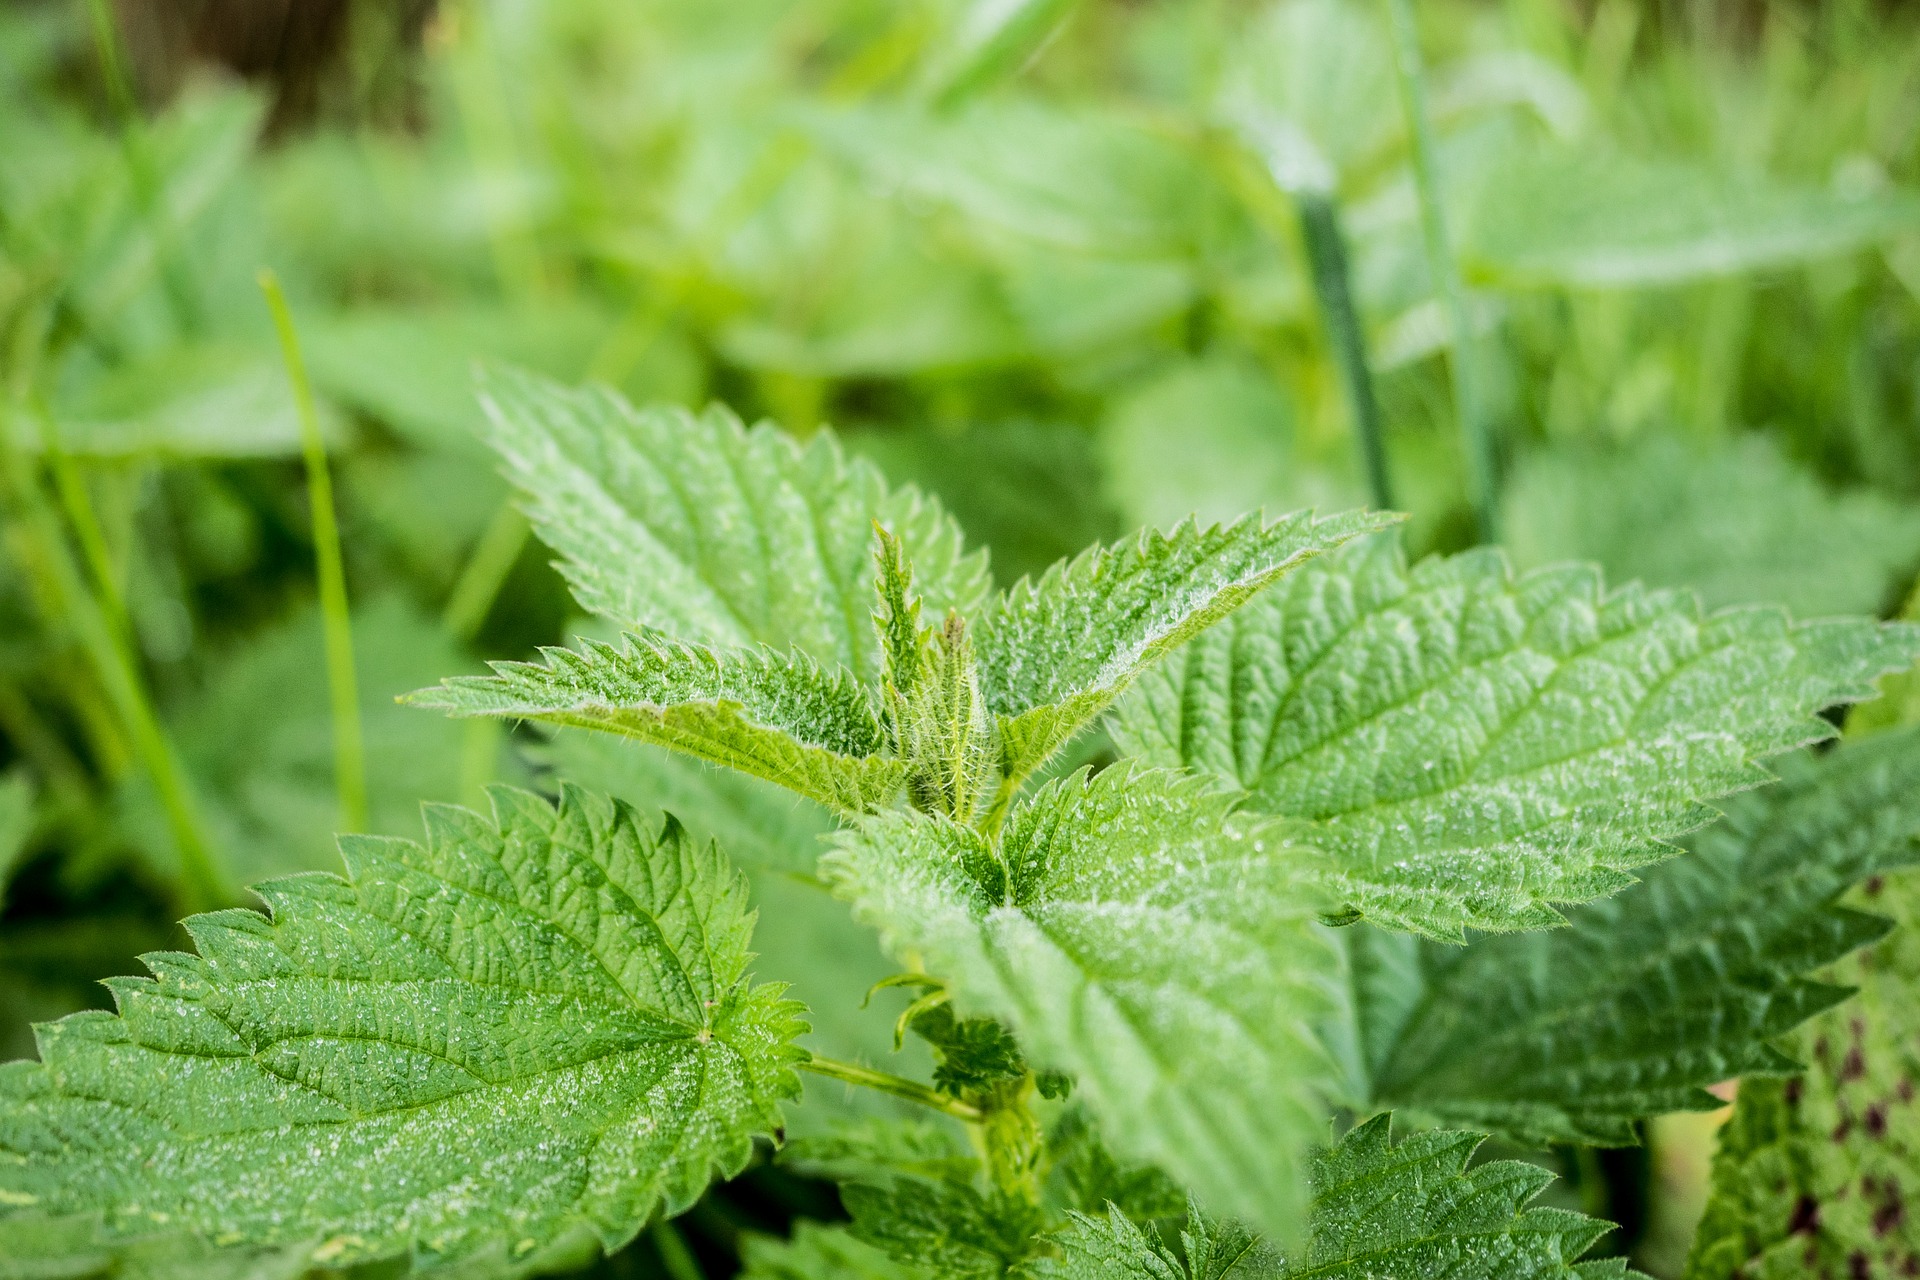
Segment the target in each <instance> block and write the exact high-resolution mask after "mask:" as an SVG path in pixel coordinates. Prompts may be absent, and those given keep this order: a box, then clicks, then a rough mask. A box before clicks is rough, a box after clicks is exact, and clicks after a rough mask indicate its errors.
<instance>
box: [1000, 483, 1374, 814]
mask: <svg viewBox="0 0 1920 1280" xmlns="http://www.w3.org/2000/svg"><path fill="white" fill-rule="evenodd" d="M1396 519H1398V517H1396V516H1391V515H1380V514H1376V513H1370V512H1364V511H1351V512H1347V513H1344V514H1342V515H1337V516H1328V517H1327V518H1326V519H1324V520H1316V519H1315V518H1314V517H1313V515H1312V513H1310V512H1300V513H1297V514H1295V515H1291V516H1287V517H1285V518H1283V519H1280V520H1277V521H1275V522H1274V523H1272V524H1265V523H1263V522H1262V521H1261V520H1260V519H1258V518H1257V517H1248V518H1247V519H1244V520H1239V521H1236V522H1235V523H1233V524H1225V525H1211V526H1208V527H1206V528H1204V529H1203V528H1201V527H1200V526H1199V525H1198V524H1197V523H1195V522H1192V521H1189V522H1187V523H1185V524H1182V525H1180V526H1178V527H1176V528H1175V529H1174V530H1173V531H1172V532H1171V533H1155V532H1152V531H1148V532H1145V533H1142V534H1140V535H1139V536H1138V537H1136V538H1134V539H1133V540H1132V541H1130V542H1124V543H1120V544H1118V545H1115V546H1111V547H1096V548H1093V549H1091V550H1089V551H1086V552H1084V553H1082V554H1081V555H1079V556H1077V557H1075V558H1074V559H1072V560H1070V561H1063V562H1061V563H1060V564H1057V565H1055V566H1054V567H1053V568H1051V569H1049V570H1048V571H1047V572H1046V574H1045V575H1043V576H1042V577H1041V578H1040V580H1039V581H1038V582H1033V581H1030V580H1023V581H1021V582H1019V583H1017V584H1016V585H1015V586H1014V587H1013V589H1012V590H1011V591H1008V592H1007V593H1006V594H1004V595H1003V596H1001V597H1000V599H999V600H998V601H997V602H995V604H994V606H993V608H992V609H991V610H990V611H989V612H988V613H987V614H985V615H984V616H983V617H982V619H981V621H980V625H979V631H978V634H977V638H976V640H975V645H976V648H977V649H978V652H979V656H980V686H981V690H982V692H983V693H985V695H986V699H987V705H988V706H989V707H990V708H991V709H992V710H993V712H994V714H995V715H996V716H997V717H998V718H999V721H1000V734H1001V742H1002V746H1001V751H1002V755H1003V758H1004V765H1003V767H1004V768H1005V770H1006V772H1007V773H1008V774H1009V775H1011V776H1013V777H1015V778H1020V777H1024V776H1025V775H1026V774H1027V773H1028V772H1030V771H1031V770H1033V769H1034V768H1037V767H1038V766H1039V765H1040V764H1041V763H1042V762H1043V761H1045V760H1046V758H1047V757H1048V756H1050V755H1052V754H1053V752H1054V751H1056V750H1057V749H1058V748H1059V747H1060V746H1061V744H1062V743H1064V742H1066V740H1067V739H1068V738H1070V737H1072V736H1073V735H1074V734H1075V733H1077V732H1079V730H1080V729H1082V728H1084V727H1085V726H1086V725H1087V724H1088V723H1089V722H1091V721H1092V720H1093V718H1094V717H1095V716H1097V715H1099V714H1100V713H1101V712H1102V711H1104V710H1106V709H1107V707H1108V706H1109V705H1111V703H1112V702H1113V700H1114V699H1115V698H1117V697H1119V696H1120V694H1121V693H1122V692H1124V691H1125V690H1126V688H1127V686H1128V685H1130V684H1131V683H1132V682H1133V681H1134V679H1135V678H1136V677H1137V676H1138V675H1139V674H1140V673H1141V672H1142V671H1144V670H1146V669H1147V668H1148V667H1149V666H1150V665H1152V664H1153V663H1154V662H1155V661H1157V660H1158V659H1159V658H1161V657H1162V656H1164V655H1165V654H1167V653H1168V652H1170V651H1171V650H1172V649H1174V648H1175V647H1176V646H1178V645H1179V644H1181V643H1182V642H1183V641H1185V640H1187V639H1188V638H1190V637H1192V636H1194V635H1197V634H1199V633H1200V632H1201V631H1203V630H1205V629H1206V628H1207V627H1210V626H1212V625H1213V624H1214V623H1216V622H1218V621H1219V620H1220V619H1222V618H1224V617H1226V616H1227V615H1228V614H1229V613H1231V612H1232V611H1233V610H1234V609H1237V608H1239V607H1240V606H1241V605H1242V604H1244V603H1245V602H1246V601H1247V600H1248V599H1249V598H1251V597H1252V596H1253V595H1254V593H1255V592H1257V591H1259V590H1260V589H1261V588H1262V587H1265V586H1266V585H1267V584H1269V583H1271V582H1273V581H1274V580H1275V579H1276V578H1278V577H1280V576H1281V575H1282V574H1284V573H1286V572H1287V571H1288V570H1290V569H1293V568H1295V567H1297V566H1298V565H1300V564H1301V563H1302V562H1304V561H1306V560H1307V559H1309V558H1310V557H1312V556H1314V555H1317V554H1319V553H1320V552H1323V551H1326V550H1327V549H1329V548H1331V547H1337V546H1339V545H1340V544H1341V543H1343V542H1346V541H1347V540H1348V539H1350V538H1354V537H1358V536H1359V535H1360V534H1363V533H1370V532H1372V531H1374V530H1377V529H1381V528H1384V527H1386V526H1387V525H1389V524H1391V523H1393V522H1394V521H1395V520H1396Z"/></svg>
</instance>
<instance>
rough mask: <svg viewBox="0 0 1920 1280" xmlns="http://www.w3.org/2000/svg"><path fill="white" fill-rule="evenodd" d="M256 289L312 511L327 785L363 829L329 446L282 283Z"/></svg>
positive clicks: (362, 762) (349, 623) (349, 824)
mask: <svg viewBox="0 0 1920 1280" xmlns="http://www.w3.org/2000/svg"><path fill="white" fill-rule="evenodd" d="M259 280H260V291H261V292H262V293H264V294H265V295H266V297H267V308H268V309H269V310H270V311H272V312H273V327H274V328H275V330H277V331H278V333H279V335H280V354H281V355H282V356H283V357H284V358H285V360H286V364H287V381H288V382H290V383H291V384H292V385H293V400H294V406H295V407H296V408H297V409H298V410H299V414H300V446H301V450H302V451H303V452H304V453H305V454H306V460H307V501H308V505H309V506H311V507H312V508H313V559H314V567H315V570H316V573H317V576H318V577H319V580H320V617H321V622H322V625H323V627H324V629H325V634H326V648H327V687H328V691H329V692H330V693H331V695H332V700H333V781H334V786H335V788H336V789H337V790H338V792H339V796H340V821H341V823H342V825H343V826H344V827H345V829H346V830H348V831H364V830H366V827H367V764H366V747H365V745H364V743H363V742H362V740H361V736H360V690H359V682H358V680H357V679H356V678H355V675H354V668H353V617H352V614H351V613H350V612H349V610H348V606H347V575H346V568H345V565H344V562H343V560H342V557H341V554H340V522H339V519H338V517H337V516H336V515H335V514H334V509H333V478H332V476H331V475H330V474H329V473H328V471H327V442H326V441H325V440H324V439H323V438H322V437H321V435H320V414H319V412H318V411H317V410H316V409H315V408H314V403H313V387H312V386H311V385H310V384H309V383H308V382H307V367H306V364H305V362H304V361H302V360H301V358H300V338H299V335H298V334H296V333H295V332H294V329H293V313H292V312H290V311H288V310H287V298H286V295H285V294H284V293H282V292H281V291H280V281H279V278H278V277H276V276H275V275H274V274H273V272H271V271H269V270H268V269H266V268H265V267H262V268H261V269H260V275H259Z"/></svg>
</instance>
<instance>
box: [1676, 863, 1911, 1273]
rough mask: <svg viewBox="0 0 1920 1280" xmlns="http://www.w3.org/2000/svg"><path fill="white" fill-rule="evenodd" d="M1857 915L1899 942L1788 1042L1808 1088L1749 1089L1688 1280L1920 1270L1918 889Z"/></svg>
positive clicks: (1732, 1125) (1890, 943)
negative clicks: (1875, 915) (1885, 925)
mask: <svg viewBox="0 0 1920 1280" xmlns="http://www.w3.org/2000/svg"><path fill="white" fill-rule="evenodd" d="M1859 901H1860V903H1861V905H1863V906H1866V907H1868V908H1869V909H1871V910H1874V911H1884V912H1886V913H1887V914H1889V915H1891V916H1892V917H1893V919H1894V922H1895V929H1894V932H1893V933H1892V934H1891V935H1889V936H1888V937H1887V938H1886V939H1885V940H1884V941H1883V942H1881V943H1880V944H1879V945H1878V946H1876V947H1874V948H1873V949H1871V950H1869V951H1865V952H1862V953H1861V954H1860V955H1859V956H1857V957H1855V958H1853V959H1851V960H1849V961H1847V962H1846V963H1845V964H1842V965H1840V966H1837V969H1836V971H1835V972H1834V974H1833V975H1832V976H1834V977H1836V978H1838V979H1839V980H1840V981H1843V982H1847V983H1850V984H1857V985H1858V987H1859V993H1858V994H1857V995H1855V996H1854V997H1853V998H1852V999H1851V1000H1848V1001H1847V1002H1846V1003H1845V1004H1842V1005H1840V1006H1838V1007H1837V1008H1834V1009H1832V1010H1830V1011H1828V1012H1827V1013H1824V1014H1822V1015H1821V1016H1820V1017H1818V1018H1816V1019H1814V1020H1813V1021H1812V1022H1810V1023H1808V1024H1807V1025H1806V1026H1805V1027H1803V1028H1801V1029H1800V1030H1799V1031H1797V1032H1796V1033H1795V1034H1794V1035H1793V1036H1792V1037H1791V1038H1790V1039H1789V1040H1788V1041H1787V1042H1786V1047H1787V1049H1788V1051H1789V1052H1791V1053H1793V1054H1794V1055H1795V1056H1796V1057H1798V1058H1800V1059H1802V1060H1803V1061H1805V1062H1806V1064H1807V1070H1806V1072H1805V1074H1804V1075H1802V1076H1800V1077H1797V1078H1794V1079H1789V1080H1770V1079H1746V1080H1742V1081H1741V1082H1740V1094H1739V1097H1738V1098H1737V1099H1736V1101H1735V1104H1734V1110H1733V1117H1732V1119H1730V1120H1729V1121H1728V1122H1727V1124H1726V1125H1725V1126H1724V1127H1723V1128H1722V1129H1721V1130H1720V1138H1719V1151H1718V1153H1717V1154H1716V1155H1715V1157H1714V1163H1713V1184H1712V1186H1713V1189H1712V1195H1711V1197H1710V1198H1709V1200H1708V1202H1707V1208H1706V1215H1705V1217H1704V1218H1703V1219H1702V1221H1701V1224H1700V1229H1699V1232H1698V1234H1697V1235H1696V1237H1695V1239H1694V1244H1693V1252H1692V1255H1691V1256H1690V1257H1689V1258H1688V1260H1687V1271H1686V1275H1687V1280H1736V1278H1737V1280H1748V1278H1749V1277H1750V1278H1751V1280H1853V1277H1856V1276H1861V1275H1865V1276H1882V1275H1886V1276H1898V1275H1901V1274H1903V1273H1904V1272H1906V1271H1909V1270H1911V1269H1912V1264H1913V1259H1914V1258H1916V1257H1920V1214H1916V1213H1915V1212H1914V1206H1915V1204H1916V1203H1920V1125H1916V1123H1915V1114H1914V1097H1915V1094H1916V1092H1920V1052H1916V1048H1915V1046H1916V1045H1920V1017H1917V1016H1916V1014H1917V1013H1920V999H1916V992H1917V991H1920V878H1916V874H1915V873H1914V872H1913V871H1911V870H1909V871H1904V872H1899V873H1897V874H1895V875H1891V876H1888V877H1887V878H1886V879H1885V880H1884V881H1883V880H1880V879H1874V880H1870V881H1868V882H1867V885H1866V886H1865V888H1864V891H1863V892H1861V893H1860V895H1859Z"/></svg>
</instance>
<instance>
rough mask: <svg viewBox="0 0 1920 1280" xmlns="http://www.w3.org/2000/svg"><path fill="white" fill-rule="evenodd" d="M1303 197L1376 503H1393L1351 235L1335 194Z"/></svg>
mask: <svg viewBox="0 0 1920 1280" xmlns="http://www.w3.org/2000/svg"><path fill="white" fill-rule="evenodd" d="M1298 201H1299V205H1300V237H1301V239H1302V240H1303V241H1305V243H1306V249H1307V262H1308V265H1309V266H1310V267H1311V268H1312V272H1313V295H1314V298H1315V300H1316V301H1317V302H1318V303H1319V304H1320V319H1321V323H1322V324H1324V325H1325V326H1326V333H1327V345H1328V346H1330V347H1332V348H1333V358H1334V363H1335V364H1336V365H1338V366H1339V368H1340V380H1341V381H1342V382H1344V383H1345V384H1346V388H1347V405H1348V407H1349V408H1350V409H1352V411H1353V430H1354V436H1355V438H1356V439H1357V441H1358V443H1359V445H1360V462H1361V465H1362V466H1364V467H1365V468H1366V472H1367V488H1368V491H1369V492H1370V493H1371V494H1372V496H1373V505H1374V506H1376V507H1380V508H1382V509H1385V508H1388V507H1391V506H1393V482H1392V478H1391V476H1390V475H1389V473H1388V471H1387V442H1386V429H1385V425H1384V424H1383V423H1382V421H1381V419H1380V401H1379V399H1378V398H1376V397H1375V395H1374V394H1373V373H1372V371H1371V370H1370V369H1369V368H1368V367H1367V340H1366V335H1365V334H1364V333H1362V331H1361V329H1360V315H1359V312H1358V311H1357V310H1356V309H1355V307H1354V305H1353V283H1352V273H1351V271H1350V270H1349V268H1348V265H1347V242H1346V237H1345V236H1343V235H1342V234H1341V233H1340V211H1339V207H1338V206H1337V205H1336V204H1335V201H1334V197H1333V196H1332V195H1321V194H1315V193H1303V194H1301V195H1300V196H1299V197H1298Z"/></svg>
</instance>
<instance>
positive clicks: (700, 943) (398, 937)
mask: <svg viewBox="0 0 1920 1280" xmlns="http://www.w3.org/2000/svg"><path fill="white" fill-rule="evenodd" d="M493 799H494V806H495V814H496V816H495V818H494V819H492V820H489V819H486V818H482V817H480V816H479V815H477V814H473V813H470V812H467V811H465V810H458V809H450V808H435V809H432V810H430V811H429V815H428V824H429V842H428V844H427V845H426V846H424V847H423V846H419V845H415V844H411V843H408V842H405V841H400V840H394V839H386V838H378V837H350V838H348V839H347V840H345V841H344V842H343V853H344V855H345V857H346V860H347V864H348V868H349V875H348V878H347V879H346V880H344V881H343V880H340V879H337V878H335V877H332V876H326V875H319V874H310V875H304V876H295V877H291V878H288V879H284V880H278V881H274V882H271V883H269V884H267V885H264V886H262V887H261V889H260V890H259V892H260V894H261V896H262V897H263V898H265V899H266V901H267V903H268V904H269V905H270V906H271V907H272V909H273V911H274V917H273V919H272V920H268V919H265V918H263V917H261V916H259V915H256V914H254V913H252V912H245V911H228V912H220V913H216V914H214V915H208V916H199V917H195V918H194V919H193V920H192V921H191V922H189V929H190V931H191V932H192V933H193V935H194V937H195V940H196V941H197V942H198V944H199V946H200V952H201V954H200V955H198V956H193V955H184V954H179V953H159V954H156V955H153V956H151V957H150V958H149V965H150V967H151V968H152V969H153V971H154V974H155V976H154V978H152V979H123V980H119V981H117V982H115V983H114V984H113V988H114V992H115V995H116V997H117V999H118V1001H119V1004H120V1014H119V1015H118V1016H113V1015H108V1014H104V1013H97V1014H78V1015H75V1016H73V1017H70V1018H67V1019H65V1020H63V1021H61V1022H56V1023H50V1024H47V1025H45V1026H44V1027H43V1028H42V1029H41V1057H42V1061H41V1062H39V1063H31V1062H21V1063H13V1064H10V1065H8V1066H7V1067H5V1068H0V1152H4V1153H5V1158H4V1159H0V1203H3V1204H4V1205H6V1206H7V1207H9V1208H11V1209H13V1210H15V1211H16V1212H21V1211H24V1212H49V1213H77V1212H91V1213H98V1214H99V1215H100V1216H101V1218H102V1221H103V1224H104V1226H105V1227H106V1229H107V1230H108V1231H109V1232H111V1233H114V1234H119V1235H138V1234H141V1233H151V1232H155V1231H160V1230H165V1231H168V1232H173V1231H184V1232H188V1233H191V1234H194V1235H198V1236H201V1237H203V1238H206V1239H209V1240H211V1241H214V1242H216V1243H219V1244H222V1245H225V1244H239V1243H243V1242H244V1243H250V1244H258V1245H296V1244H310V1245H312V1246H313V1251H312V1254H311V1256H312V1258H313V1260H314V1261H316V1262H322V1263H336V1264H338V1263H346V1262H350V1261H354V1260H357V1259H362V1258H377V1257H384V1256H390V1255H395V1254H404V1253H408V1252H411V1253H413V1254H414V1255H415V1257H416V1258H417V1259H418V1260H419V1261H421V1262H422V1263H425V1264H434V1263H437V1262H451V1261H457V1260H461V1259H465V1258H487V1257H493V1258H499V1259H503V1260H504V1259H507V1258H526V1257H531V1256H535V1255H537V1254H538V1252H539V1251H540V1250H541V1249H543V1248H544V1247H547V1246H549V1245H551V1244H553V1243H554V1242H556V1241H558V1240H561V1239H562V1238H564V1237H567V1236H569V1235H571V1234H574V1233H578V1232H582V1231H584V1232H588V1233H590V1234H591V1235H592V1236H593V1237H596V1238H597V1239H598V1240H599V1241H600V1242H601V1243H603V1244H605V1245H608V1246H612V1245H616V1244H619V1243H621V1242H624V1241H625V1240H627V1239H629V1238H631V1237H632V1236H633V1235H634V1233H636V1232H637V1231H638V1230H639V1229H640V1227H641V1225H643V1224H644V1223H645V1221H646V1220H647V1218H648V1216H649V1215H650V1214H652V1213H654V1212H656V1211H658V1210H660V1209H662V1208H665V1209H666V1210H667V1211H669V1212H671V1211H674V1210H677V1209H678V1208H680V1207H683V1206H685V1205H686V1204H688V1203H689V1202H690V1201H691V1200H692V1199H693V1198H694V1197H695V1196H696V1195H698V1194H699V1192H700V1191H701V1190H702V1189H703V1188H704V1187H705V1185H706V1183H707V1181H708V1179H709V1178H710V1177H712V1176H713V1175H714V1173H716V1172H724V1171H731V1170H735V1169H737V1168H739V1167H740V1165H741V1164H742V1163H744V1161H745V1160H746V1158H747V1155H748V1153H749V1151H750V1149H751V1138H752V1136H753V1135H754V1134H755V1133H763V1132H767V1131H769V1130H771V1129H773V1128H775V1127H777V1125H778V1123H779V1110H778V1100H779V1099H780V1098H781V1097H782V1096H785V1095H787V1094H790V1093H792V1092H794V1091H795V1089H796V1088H797V1084H796V1081H795V1079H794V1076H793V1073H792V1070H791V1064H792V1062H793V1061H794V1059H795V1057H796V1056H797V1055H798V1051H797V1050H795V1049H793V1048H791V1047H790V1041H791V1040H792V1038H793V1036H794V1035H795V1034H796V1033H797V1032H798V1031H799V1030H800V1029H801V1026H802V1024H800V1023H799V1022H798V1020H797V1018H796V1016H795V1015H796V1011H797V1006H794V1005H793V1004H791V1003H790V1002H785V1001H782V1000H781V999H779V997H778V991H777V989H775V988H769V987H753V986H752V985H751V984H750V983H749V981H748V979H747V978H746V975H745V968H746V964H747V960H748V951H747V946H748V942H749V933H750V930H751V927H752V918H751V915H750V914H749V913H748V912H747V910H746V905H745V892H746V891H745V886H744V884H743V883H742V882H741V881H740V880H739V878H738V877H737V876H735V875H733V874H732V873H731V872H729V871H728V869H727V868H726V865H725V863H724V862H723V860H722V859H721V858H720V856H719V854H718V852H717V850H715V849H713V848H712V847H711V846H708V847H707V848H705V849H701V848H696V847H694V846H693V845H692V843H691V842H690V841H688V840H687V839H686V838H685V837H684V836H683V834H682V833H681V832H680V830H679V828H678V827H676V826H674V825H673V824H671V823H669V824H668V825H667V827H666V828H665V830H664V831H661V832H659V833H655V832H652V831H649V830H644V829H642V828H641V826H640V825H639V822H638V819H637V818H636V815H635V814H634V813H633V811H632V810H630V809H627V808H625V807H624V806H621V805H618V804H616V803H615V802H612V801H609V800H606V799H604V798H601V797H595V796H590V795H588V794H586V793H583V792H580V791H577V790H573V789H569V790H568V791H567V792H566V793H565V794H564V796H563V798H562V800H561V803H560V805H559V807H558V808H557V809H556V808H553V807H550V806H549V805H547V804H546V803H545V802H544V801H542V800H540V799H538V798H537V797H534V796H531V795H528V794H526V793H522V792H516V791H511V790H506V789H499V790H496V791H495V792H494V793H493Z"/></svg>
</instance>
